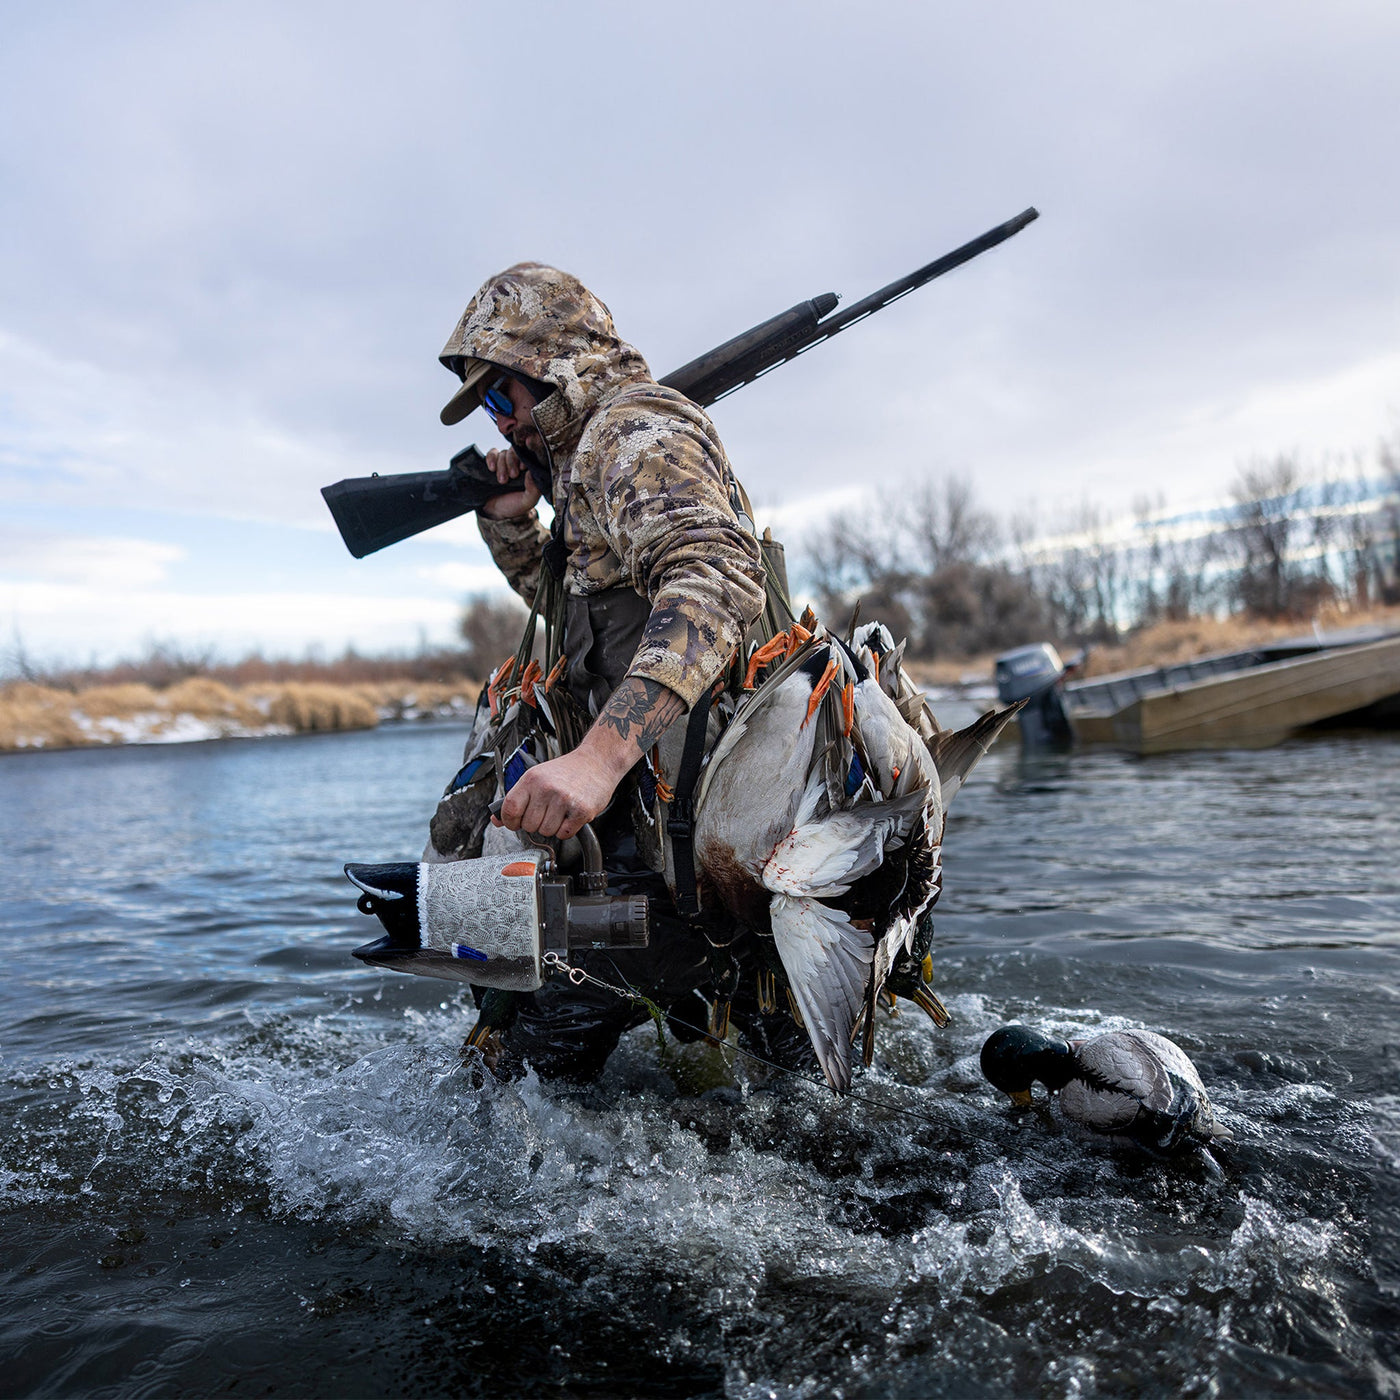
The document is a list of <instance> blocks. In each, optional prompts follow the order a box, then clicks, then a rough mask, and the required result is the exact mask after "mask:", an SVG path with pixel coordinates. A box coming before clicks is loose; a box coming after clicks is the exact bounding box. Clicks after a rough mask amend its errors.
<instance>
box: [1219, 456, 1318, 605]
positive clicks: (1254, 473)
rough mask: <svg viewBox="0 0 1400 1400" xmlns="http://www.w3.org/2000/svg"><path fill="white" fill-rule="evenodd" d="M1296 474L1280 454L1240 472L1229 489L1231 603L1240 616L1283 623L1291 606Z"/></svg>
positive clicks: (1294, 578)
mask: <svg viewBox="0 0 1400 1400" xmlns="http://www.w3.org/2000/svg"><path fill="white" fill-rule="evenodd" d="M1301 484H1302V478H1301V474H1300V472H1299V470H1298V463H1297V461H1296V459H1295V458H1293V457H1291V456H1288V455H1286V454H1281V455H1279V456H1278V457H1275V458H1274V459H1273V461H1272V462H1256V463H1254V464H1252V465H1250V466H1247V467H1244V468H1242V469H1241V470H1240V473H1239V475H1238V476H1237V477H1236V478H1235V482H1234V485H1233V486H1232V487H1231V495H1232V496H1233V497H1234V500H1235V509H1234V512H1233V518H1234V525H1233V530H1232V535H1233V538H1234V541H1235V544H1236V548H1237V551H1238V561H1237V572H1236V578H1235V598H1236V601H1237V602H1238V603H1239V604H1240V606H1241V607H1242V608H1244V610H1245V611H1246V612H1251V613H1256V614H1258V615H1259V616H1261V617H1284V616H1286V615H1287V614H1288V613H1290V612H1291V611H1292V609H1293V605H1294V598H1293V594H1294V586H1295V584H1296V582H1297V575H1296V570H1295V568H1294V566H1293V564H1292V562H1291V560H1290V558H1289V549H1290V546H1291V544H1292V541H1293V535H1294V519H1293V510H1294V506H1295V503H1296V497H1297V494H1298V488H1299V487H1300V485H1301Z"/></svg>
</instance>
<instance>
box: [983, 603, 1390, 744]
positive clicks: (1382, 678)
mask: <svg viewBox="0 0 1400 1400" xmlns="http://www.w3.org/2000/svg"><path fill="white" fill-rule="evenodd" d="M1065 674H1066V668H1065V667H1064V666H1063V665H1062V664H1061V662H1060V659H1059V657H1058V655H1057V654H1056V652H1055V649H1054V648H1053V647H1052V646H1049V645H1048V644H1046V643H1040V644H1037V645H1034V646H1028V647H1017V648H1016V649H1015V650H1014V651H1009V652H1005V653H1003V654H1002V655H1001V656H999V657H998V658H997V661H996V681H997V693H998V697H999V699H1000V700H1001V702H1002V703H1003V704H1006V703H1009V702H1010V701H1011V700H1013V699H1026V700H1028V701H1029V702H1030V703H1028V705H1027V706H1026V709H1025V710H1024V711H1022V714H1021V716H1020V719H1021V738H1022V742H1023V743H1024V744H1026V745H1027V746H1029V747H1037V748H1038V747H1067V746H1070V745H1072V744H1111V745H1113V746H1115V747H1117V748H1123V749H1128V750H1130V751H1132V752H1134V753H1144V754H1150V753H1172V752H1176V751H1181V750H1186V749H1225V748H1232V749H1233V748H1268V747H1269V746H1271V745H1273V744H1278V743H1281V742H1282V741H1283V740H1284V739H1287V738H1289V737H1291V736H1292V735H1295V734H1297V733H1299V732H1301V731H1303V730H1306V729H1309V728H1312V727H1313V726H1317V725H1324V724H1326V725H1335V726H1355V727H1358V728H1392V727H1395V726H1397V725H1400V633H1397V632H1385V631H1382V630H1380V629H1377V628H1356V629H1353V630H1351V631H1345V632H1330V633H1329V632H1316V633H1315V634H1313V635H1312V636H1308V637H1297V638H1290V639H1288V640H1284V641H1276V642H1267V643H1261V644H1260V645H1258V646H1255V647H1249V648H1247V649H1245V650H1242V651H1231V652H1222V653H1219V654H1217V655H1214V656H1203V657H1200V658H1198V659H1196V660H1192V661H1183V662H1178V663H1176V664H1174V665H1170V666H1155V667H1146V668H1144V669H1142V670H1138V671H1122V672H1119V673H1118V674H1117V675H1111V676H1098V677H1095V678H1094V679H1092V680H1083V681H1067V680H1066V679H1065Z"/></svg>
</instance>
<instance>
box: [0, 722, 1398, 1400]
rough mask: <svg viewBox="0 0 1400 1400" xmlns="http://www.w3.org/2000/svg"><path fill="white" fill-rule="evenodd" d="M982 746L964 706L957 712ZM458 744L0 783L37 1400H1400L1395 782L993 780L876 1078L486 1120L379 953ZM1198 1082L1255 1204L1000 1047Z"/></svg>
mask: <svg viewBox="0 0 1400 1400" xmlns="http://www.w3.org/2000/svg"><path fill="white" fill-rule="evenodd" d="M946 718H947V716H945V719H946ZM461 741H462V733H461V731H454V730H452V729H446V728H438V729H399V730H386V731H380V732H375V733H365V734H354V735H340V736H326V737H317V738H306V739H288V740H265V741H259V742H245V743H224V744H202V745H190V746H185V747H179V748H146V749H124V750H116V751H100V752H98V751H87V752H73V753H64V754H36V755H21V756H15V757H9V758H5V759H3V760H0V868H3V876H4V878H3V896H4V898H3V904H2V905H0V950H2V951H3V955H4V960H5V963H4V976H3V977H2V978H0V1053H2V1054H3V1059H2V1060H0V1231H3V1233H2V1234H0V1239H2V1240H3V1246H0V1296H3V1298H4V1300H5V1306H4V1309H3V1312H0V1357H3V1359H4V1380H3V1389H4V1391H5V1393H7V1394H15V1395H72V1394H85V1395H93V1396H100V1395H112V1396H137V1395H141V1396H145V1395H152V1396H156V1395H172V1394H212V1393H215V1392H217V1393H219V1394H227V1395H235V1396H237V1395H252V1394H279V1395H329V1394H353V1395H393V1394H402V1393H409V1394H414V1395H436V1394H456V1395H464V1394H465V1395H472V1394H487V1395H489V1394H514V1393H524V1394H552V1395H580V1396H581V1395H590V1396H592V1395H615V1394H616V1395H715V1396H719V1395H724V1396H732V1397H753V1398H754V1400H758V1397H768V1396H780V1397H798V1396H804V1397H805V1396H814V1397H815V1396H826V1395H842V1396H848V1397H854V1396H886V1395H889V1396H911V1397H912V1396H941V1395H947V1396H981V1395H986V1396H1007V1395H1037V1396H1038V1395H1047V1396H1089V1395H1134V1396H1136V1395H1224V1396H1231V1395H1240V1394H1253V1395H1267V1394H1284V1393H1288V1394H1307V1395H1396V1394H1397V1393H1400V1308H1398V1307H1397V1289H1400V1161H1398V1160H1397V1159H1400V1074H1398V1073H1397V1071H1400V1016H1397V1012H1400V1004H1398V1002H1397V997H1398V996H1400V993H1398V992H1397V976H1396V974H1397V962H1400V958H1398V957H1397V952H1400V815H1398V813H1400V743H1398V742H1397V741H1396V739H1395V738H1393V737H1391V738H1386V737H1374V736H1372V737H1346V736H1335V737H1328V738H1320V739H1315V740H1310V741H1305V742H1299V743H1295V744H1292V745H1290V746H1288V747H1286V748H1283V749H1276V750H1272V751H1269V752H1265V753H1258V754H1246V753H1227V754H1195V755H1185V756H1177V757H1170V758H1159V759H1150V760H1139V759H1132V758H1127V757H1124V756H1121V755H1116V754H1107V753H1105V754H1087V755H1077V756H1075V757H1073V758H1071V759H1055V760H1048V761H1045V762H1042V763H1040V764H1039V765H1027V764H1025V763H1023V762H1022V760H1021V759H1020V756H1019V755H1018V754H1017V753H1016V752H1015V751H1014V750H1007V751H999V752H997V753H996V754H994V755H992V756H991V757H990V758H989V759H987V760H986V761H985V762H984V763H983V765H982V766H981V768H979V769H978V771H977V773H976V774H975V775H974V778H973V780H972V782H971V784H970V785H969V787H968V788H967V789H966V790H965V791H964V792H963V793H962V794H961V795H960V796H959V798H958V801H957V804H956V805H955V807H954V809H953V817H952V820H951V822H950V829H949V834H948V838H947V842H946V845H945V853H946V854H945V867H946V881H945V893H944V896H943V899H942V902H941V904H940V906H939V917H938V920H937V928H938V939H937V943H936V946H935V957H936V964H937V971H936V985H937V987H938V988H939V990H940V991H941V993H942V995H943V998H944V1000H945V1001H946V1002H947V1004H948V1006H949V1008H950V1010H951V1011H952V1012H953V1014H954V1018H955V1020H954V1024H953V1025H952V1027H950V1028H949V1029H948V1030H947V1031H941V1032H940V1031H938V1030H936V1029H935V1028H934V1027H933V1026H932V1025H931V1024H930V1023H929V1022H928V1021H926V1020H925V1019H924V1018H923V1017H922V1016H921V1015H920V1014H919V1013H917V1012H915V1011H908V1012H906V1013H905V1014H903V1015H902V1016H900V1017H899V1019H897V1020H894V1021H891V1022H889V1023H888V1024H887V1025H886V1026H885V1027H883V1028H882V1031H881V1036H880V1052H879V1054H878V1056H877V1062H876V1067H875V1069H874V1071H873V1072H871V1073H868V1074H866V1075H865V1076H864V1078H863V1079H860V1080H858V1081H857V1087H858V1088H862V1089H863V1090H864V1091H867V1092H870V1093H872V1094H875V1095H878V1096H879V1097H881V1098H882V1099H883V1100H885V1101H886V1102H887V1103H889V1104H892V1105H899V1106H901V1107H903V1108H907V1109H912V1110H914V1111H916V1112H917V1113H920V1114H922V1115H925V1117H924V1118H923V1119H915V1118H911V1117H908V1116H903V1115H900V1114H898V1113H895V1112H891V1111H889V1110H887V1109H885V1108H877V1107H872V1106H870V1105H868V1104H864V1103H857V1102H853V1101H849V1100H848V1101H844V1102H838V1101H836V1100H834V1099H833V1098H832V1097H831V1096H830V1094H828V1093H826V1092H825V1091H823V1090H820V1089H818V1088H816V1087H814V1086H811V1085H808V1084H806V1083H803V1082H801V1081H790V1080H789V1081H781V1080H779V1081H773V1082H769V1083H764V1082H762V1081H761V1080H760V1079H759V1078H758V1077H757V1075H750V1074H748V1073H746V1071H745V1070H744V1069H743V1067H742V1066H739V1067H738V1068H737V1069H736V1070H735V1071H734V1072H732V1073H727V1072H726V1069H725V1066H724V1064H723V1063H722V1062H720V1061H719V1059H718V1056H717V1054H716V1053H715V1052H706V1051H703V1050H702V1049H700V1048H698V1047H686V1048H680V1047H676V1046H674V1045H668V1046H667V1047H666V1048H664V1049H658V1046H657V1040H656V1036H655V1034H654V1032H653V1031H651V1030H650V1029H649V1028H646V1029H643V1030H640V1031H637V1032H634V1033H633V1034H632V1035H631V1036H630V1037H628V1038H627V1039H626V1040H625V1041H624V1043H623V1045H622V1047H621V1049H620V1051H619V1052H618V1054H617V1055H616V1056H615V1057H614V1059H613V1061H612V1062H611V1063H610V1065H609V1069H608V1071H607V1074H606V1076H605V1078H604V1079H603V1081H602V1082H601V1083H600V1084H599V1085H597V1086H596V1087H594V1088H592V1089H589V1090H587V1091H583V1092H580V1091H577V1090H572V1091H569V1090H564V1089H560V1088H554V1087H546V1086H541V1085H540V1084H538V1083H537V1082H535V1081H534V1080H533V1079H527V1080H526V1081H524V1082H523V1083H522V1084H519V1085H513V1086H511V1085H500V1084H497V1083H495V1082H494V1081H493V1080H490V1079H489V1078H488V1079H487V1080H486V1082H485V1083H480V1082H479V1077H474V1075H473V1073H472V1071H471V1069H470V1067H463V1066H462V1064H461V1062H460V1061H459V1058H458V1046H459V1045H460V1042H461V1039H462V1036H463V1033H464V1031H465V1029H466V1027H467V1025H468V1024H469V1022H470V1019H471V1014H472V1013H471V1012H470V1010H469V1007H470V1003H469V1001H468V1000H465V999H464V998H463V997H461V996H460V995H458V994H457V992H456V991H455V990H454V989H452V988H451V987H450V986H449V984H446V983H435V982H431V981H428V980H426V979H422V978H411V977H403V976H398V975H395V974H392V973H387V972H386V973H380V972H374V971H369V970H367V969H365V968H363V967H362V966H361V965H360V964H358V963H356V962H354V961H353V960H352V959H351V958H350V957H349V950H350V949H351V948H352V947H354V946H355V945H356V944H357V943H359V942H362V941H364V940H365V939H367V938H369V937H371V936H374V934H376V933H377V931H378V929H377V926H373V927H372V926H371V923H370V921H369V920H365V919H362V918H361V917H360V916H358V915H357V914H356V913H355V911H354V905H353V901H352V899H351V894H352V893H353V892H352V891H351V889H350V887H349V886H348V885H347V884H346V882H345V881H344V880H343V878H342V877H341V875H340V864H341V862H342V861H343V860H345V859H347V858H358V859H367V860H389V859H402V858H405V857H411V856H412V855H413V854H414V853H416V851H417V850H419V849H420V848H421V845H422V841H423V834H424V828H425V821H426V816H427V814H428V812H429V810H430V808H431V805H432V802H433V799H434V797H435V795H436V792H437V791H439V790H440V788H441V785H442V782H443V781H444V779H445V777H446V776H447V775H448V774H450V773H451V772H452V771H453V768H454V767H455V763H456V758H457V755H458V753H459V751H460V745H461ZM1016 1018H1019V1019H1024V1020H1028V1021H1035V1022H1037V1023H1041V1024H1044V1025H1047V1026H1050V1027H1053V1028H1055V1029H1057V1030H1060V1031H1064V1032H1071V1031H1083V1030H1089V1029H1093V1028H1096V1027H1104V1026H1115V1025H1132V1026H1149V1027H1152V1028H1155V1029H1159V1030H1161V1031H1163V1032H1165V1033H1166V1034H1168V1035H1170V1036H1172V1037H1173V1038H1174V1039H1176V1040H1177V1041H1178V1042H1179V1043H1180V1044H1181V1045H1182V1046H1183V1047H1184V1048H1185V1049H1186V1050H1187V1051H1188V1053H1189V1054H1191V1055H1192V1056H1193V1058H1194V1059H1195V1060H1196V1062H1197V1064H1198V1065H1199V1067H1200V1069H1201V1073H1202V1076H1203V1077H1204V1079H1205V1081H1206V1084H1207V1086H1208V1088H1209V1089H1210V1091H1211V1094H1212V1095H1213V1097H1214V1099H1215V1102H1216V1104H1217V1107H1218V1108H1219V1110H1220V1115H1221V1117H1222V1118H1223V1120H1224V1122H1225V1123H1227V1124H1228V1126H1229V1127H1230V1128H1231V1129H1232V1130H1233V1131H1234V1133H1235V1137H1236V1143H1235V1145H1234V1147H1233V1148H1230V1149H1222V1151H1221V1153H1220V1158H1221V1168H1222V1174H1219V1175H1217V1174H1214V1173H1212V1172H1211V1171H1210V1170H1209V1168H1208V1164H1207V1163H1205V1162H1201V1161H1199V1160H1195V1159H1188V1160H1187V1161H1185V1162H1184V1163H1180V1164H1163V1163H1160V1162H1157V1161H1154V1160H1152V1159H1150V1158H1148V1157H1146V1156H1144V1155H1143V1154H1141V1153H1140V1152H1138V1151H1136V1150H1130V1149H1129V1148H1127V1147H1125V1146H1122V1145H1118V1144H1115V1143H1112V1142H1109V1141H1106V1140H1103V1139H1097V1138H1087V1137H1085V1136H1083V1135H1081V1134H1080V1133H1079V1132H1077V1131H1076V1130H1073V1129H1071V1128H1070V1127H1069V1126H1067V1125H1066V1124H1064V1123H1063V1122H1062V1121H1060V1120H1059V1119H1058V1118H1057V1117H1055V1116H1054V1115H1053V1114H1051V1113H1048V1112H1046V1111H1043V1110H1037V1111H1035V1112H1033V1113H1031V1114H1028V1115H1021V1116H1017V1115H1015V1114H1013V1113H1012V1112H1010V1111H1009V1110H1008V1107H1007V1105H1006V1102H1005V1100H1004V1099H1000V1098H999V1097H998V1096H997V1095H995V1094H994V1093H993V1092H992V1091H991V1090H990V1089H989V1087H988V1086H987V1085H986V1084H985V1083H984V1082H983V1081H982V1080H981V1078H980V1075H979V1073H978V1071H977V1065H976V1053H977V1050H978V1047H979V1046H980V1044H981V1041H982V1039H983V1038H984V1037H985V1036H986V1034H987V1033H988V1032H989V1031H990V1030H991V1029H992V1028H993V1027H995V1026H996V1025H998V1024H1000V1023H1001V1022H1003V1021H1005V1020H1008V1019H1016Z"/></svg>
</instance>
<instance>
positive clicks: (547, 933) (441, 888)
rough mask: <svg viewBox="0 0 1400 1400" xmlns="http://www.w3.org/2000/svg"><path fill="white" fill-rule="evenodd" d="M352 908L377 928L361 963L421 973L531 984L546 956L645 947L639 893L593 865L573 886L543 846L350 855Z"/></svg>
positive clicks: (486, 983) (527, 987) (539, 980)
mask: <svg viewBox="0 0 1400 1400" xmlns="http://www.w3.org/2000/svg"><path fill="white" fill-rule="evenodd" d="M345 874H346V875H347V876H348V877H349V879H350V880H351V882H352V883H353V884H354V885H355V886H356V887H357V888H358V889H359V890H360V891H361V894H360V899H359V904H358V908H359V909H360V912H361V913H364V914H373V915H375V916H376V917H377V918H378V919H379V921H380V922H381V923H382V924H383V925H384V928H385V934H384V936H383V937H382V938H378V939H376V940H375V941H374V942H372V943H366V944H364V945H363V946H362V947H359V948H356V949H355V950H354V955H355V956H356V957H357V958H359V959H360V960H361V961H362V962H366V963H369V964H371V965H373V966H377V967H388V968H393V969H394V970H395V971H396V972H411V973H415V974H417V975H419V976H424V977H441V978H445V979H446V980H448V981H459V982H471V983H474V984H475V985H477V986H482V987H498V988H501V989H502V990H505V991H517V992H529V991H534V990H535V989H536V988H537V987H539V986H541V985H542V984H543V981H544V973H545V968H544V955H545V954H546V953H547V952H551V951H553V952H557V953H559V954H561V955H564V954H567V953H568V952H570V951H572V950H576V949H583V948H644V947H645V946H646V944H647V940H648V937H649V908H648V903H647V899H646V897H645V896H644V895H630V896H614V895H609V894H608V893H607V892H606V889H605V888H604V886H605V883H606V881H605V879H604V878H603V877H602V875H601V871H593V870H590V871H587V872H585V873H584V874H583V875H581V876H579V877H578V879H579V880H580V881H581V882H582V883H583V885H584V888H583V890H582V891H581V892H580V891H576V890H575V889H573V888H572V887H571V883H570V880H569V878H568V877H567V876H564V875H562V874H559V873H558V872H557V871H556V869H555V864H554V857H553V854H552V853H551V852H550V851H547V850H544V849H541V848H526V849H522V850H518V851H512V852H509V853H505V854H498V855H491V856H479V857H477V858H475V859H472V860H458V861H449V862H446V863H441V864H426V863H418V864H411V863H408V862H401V863H396V864H391V865H361V864H350V865H347V866H346V867H345Z"/></svg>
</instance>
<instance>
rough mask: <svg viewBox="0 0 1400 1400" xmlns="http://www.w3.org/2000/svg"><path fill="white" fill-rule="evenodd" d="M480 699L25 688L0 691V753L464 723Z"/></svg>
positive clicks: (312, 689)
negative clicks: (416, 723) (436, 721)
mask: <svg viewBox="0 0 1400 1400" xmlns="http://www.w3.org/2000/svg"><path fill="white" fill-rule="evenodd" d="M479 691H480V687H479V685H478V684H477V683H476V682H475V681H470V680H466V679H458V680H447V681H416V680H385V681H365V682H360V683H357V684H351V685H345V684H335V683H333V682H329V681H283V682H273V683H261V684H253V685H246V686H232V685H226V684H224V683H223V682H222V681H216V680H212V679H210V678H208V677H205V676H193V677H189V678H187V679H185V680H182V681H178V682H176V683H175V684H173V685H169V686H152V685H148V684H145V683H142V682H126V683H124V684H117V685H93V686H87V687H81V688H77V689H71V690H70V689H61V688H58V687H55V686H46V685H36V684H34V683H32V682H28V681H19V682H13V683H11V684H9V685H7V686H4V687H3V688H0V752H16V751H23V750H34V749H72V748H84V747H91V746H101V745H109V744H178V743H190V742H193V741H197V740H202V739H257V738H266V737H269V736H272V735H285V734H310V733H328V732H333V731H337V730H350V729H373V728H374V727H375V726H376V725H379V724H382V723H396V722H406V721H416V720H425V719H466V718H467V717H468V716H470V714H471V713H472V711H473V709H474V708H475V706H476V698H477V695H478V693H479Z"/></svg>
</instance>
